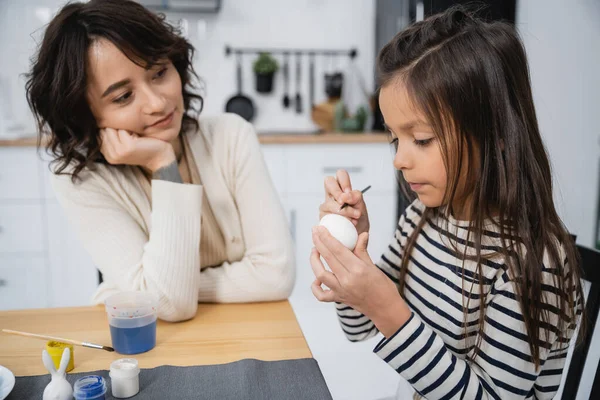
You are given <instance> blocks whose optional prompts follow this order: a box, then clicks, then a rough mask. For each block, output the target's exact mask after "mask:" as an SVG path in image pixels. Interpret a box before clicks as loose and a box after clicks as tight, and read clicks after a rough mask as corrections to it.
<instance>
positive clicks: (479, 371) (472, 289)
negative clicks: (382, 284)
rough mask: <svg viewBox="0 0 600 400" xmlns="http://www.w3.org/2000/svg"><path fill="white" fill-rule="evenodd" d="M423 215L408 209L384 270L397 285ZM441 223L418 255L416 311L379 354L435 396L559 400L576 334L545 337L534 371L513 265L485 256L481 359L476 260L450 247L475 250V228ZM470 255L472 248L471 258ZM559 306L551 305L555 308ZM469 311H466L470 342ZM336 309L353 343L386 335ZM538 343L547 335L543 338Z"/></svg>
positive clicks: (412, 281) (485, 242)
mask: <svg viewBox="0 0 600 400" xmlns="http://www.w3.org/2000/svg"><path fill="white" fill-rule="evenodd" d="M424 209H425V206H424V205H423V204H422V203H421V202H419V201H418V200H416V201H415V202H414V203H413V204H412V205H411V206H410V207H408V209H407V210H406V212H405V213H404V215H402V217H401V218H400V222H399V225H398V228H397V230H396V234H395V237H394V239H393V240H392V242H391V244H390V245H389V247H388V249H387V250H386V252H385V253H384V254H383V255H382V257H381V260H380V261H379V262H378V263H377V264H376V265H377V267H378V268H380V269H381V270H382V271H383V272H384V273H385V274H386V275H387V276H388V277H389V278H390V279H391V280H392V281H394V282H395V283H396V284H397V285H398V277H399V272H400V265H401V260H402V257H403V256H404V251H403V250H404V247H405V246H406V243H407V241H408V237H409V236H410V235H411V233H412V232H413V230H414V229H415V228H416V226H417V224H418V223H419V220H420V219H421V217H422V214H423V211H424ZM436 220H442V218H441V217H440V218H436ZM443 221H444V223H442V221H439V222H435V221H434V220H433V219H430V220H428V221H426V222H425V224H424V225H423V228H422V230H421V232H420V233H419V236H418V238H417V240H416V243H415V246H414V248H413V250H412V252H411V254H410V259H409V262H408V270H407V274H406V275H405V287H404V293H402V295H403V298H404V300H405V301H406V303H407V304H408V306H409V307H410V309H411V311H412V314H411V317H410V319H409V320H408V321H407V322H406V323H405V324H404V326H402V327H401V328H400V329H399V330H398V331H397V332H396V333H395V334H393V335H392V336H390V337H389V338H384V339H383V340H382V341H381V342H380V343H379V344H378V345H377V346H376V347H375V349H374V350H373V351H374V352H375V353H376V354H377V355H378V356H379V357H381V358H382V359H383V360H384V361H385V362H386V363H388V364H389V365H390V366H391V367H392V368H394V369H395V370H396V371H397V372H398V373H399V374H400V375H401V376H402V377H404V378H405V379H406V380H407V381H408V382H409V383H410V384H411V385H412V386H413V388H414V389H415V390H416V391H417V392H418V393H419V394H420V395H421V396H423V397H425V398H427V399H430V400H431V399H463V398H464V399H503V400H504V399H551V398H552V397H553V396H554V394H555V393H556V391H557V390H558V387H559V385H560V381H561V375H562V370H563V367H564V363H565V358H566V355H567V350H568V346H569V341H570V336H572V334H573V330H570V331H569V334H567V335H558V332H557V330H556V329H554V330H553V333H552V334H551V336H550V338H549V339H550V340H549V341H548V342H545V341H543V348H542V349H541V351H540V363H541V366H540V368H538V369H536V367H535V364H534V362H533V359H532V356H531V352H530V349H529V344H528V341H527V331H526V328H525V324H524V322H523V317H522V312H521V307H520V304H519V301H518V299H517V298H516V296H515V288H514V286H513V282H512V280H511V279H510V278H509V273H508V271H507V268H505V267H506V266H505V265H504V264H503V263H502V262H501V260H500V261H499V260H498V259H496V258H492V259H490V260H483V264H484V265H483V274H484V277H483V283H484V285H485V287H484V293H486V295H485V297H484V299H483V301H485V302H486V304H487V309H486V312H485V317H484V318H485V328H484V333H483V334H482V338H481V344H480V351H479V353H478V354H477V356H476V357H474V350H475V344H476V343H477V339H478V338H477V336H478V322H479V321H478V316H479V313H478V309H479V304H480V301H482V299H481V298H480V295H479V293H480V291H479V277H478V274H477V269H476V263H475V262H474V261H468V260H467V261H464V264H463V261H462V259H459V258H457V257H456V256H455V254H456V252H455V251H454V248H453V247H452V246H449V245H448V244H449V243H450V241H452V242H455V243H458V244H459V247H458V249H459V250H461V249H462V250H464V247H460V246H461V245H462V246H469V245H472V243H471V242H467V241H465V239H466V237H467V229H466V228H467V226H468V222H465V221H457V220H454V219H452V218H450V220H443ZM490 225H491V224H490ZM497 237H498V235H494V232H493V231H491V230H486V231H485V232H484V236H483V237H482V254H485V251H486V250H487V251H493V250H494V249H497V247H495V246H498V245H499V240H498V239H497ZM494 244H495V246H494ZM470 250H472V248H471V249H469V248H467V252H469V251H470ZM473 252H474V250H473ZM461 253H462V252H460V253H459V254H461ZM468 254H469V253H468ZM471 254H474V253H471ZM492 260H493V261H492ZM546 262H547V259H546V258H545V259H544V267H543V269H542V271H543V281H544V283H547V285H552V282H553V280H552V273H553V271H555V269H551V268H548V267H547V265H548V264H547V263H546ZM463 265H464V267H463ZM463 268H464V285H463V276H462V275H463V274H462V270H463ZM463 287H464V291H465V294H464V295H463ZM544 287H545V288H546V290H548V286H544ZM552 289H553V287H550V290H552ZM548 293H550V292H548ZM553 296H555V295H553ZM468 298H470V299H468ZM467 300H468V302H467ZM556 304H557V303H554V307H550V309H554V310H556V308H555V306H556ZM463 305H464V306H466V307H467V318H466V322H467V331H466V332H467V334H466V337H465V330H464V326H463V321H464V313H463ZM336 309H337V315H338V318H339V321H340V324H341V327H342V329H343V331H344V332H345V334H346V336H347V338H348V339H349V340H351V341H360V340H364V339H367V338H370V337H373V336H375V335H376V334H377V333H378V330H377V328H376V327H375V325H374V324H373V322H371V321H370V320H369V318H368V317H367V316H365V315H363V314H361V313H359V312H358V311H356V310H354V309H352V308H350V307H348V306H346V305H344V304H340V303H338V304H336ZM551 321H558V315H557V314H555V313H552V312H551ZM553 325H554V326H556V324H553ZM571 328H573V327H571ZM540 339H541V340H542V339H546V337H545V335H541V336H540Z"/></svg>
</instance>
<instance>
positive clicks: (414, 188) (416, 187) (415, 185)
mask: <svg viewBox="0 0 600 400" xmlns="http://www.w3.org/2000/svg"><path fill="white" fill-rule="evenodd" d="M408 184H409V186H410V189H411V190H412V191H413V192H416V191H418V190H419V189H421V188H422V187H423V186H425V184H424V183H412V182H408Z"/></svg>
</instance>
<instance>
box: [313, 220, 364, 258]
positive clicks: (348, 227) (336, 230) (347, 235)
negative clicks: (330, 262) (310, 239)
mask: <svg viewBox="0 0 600 400" xmlns="http://www.w3.org/2000/svg"><path fill="white" fill-rule="evenodd" d="M319 225H321V226H324V227H325V228H327V230H328V231H329V233H331V236H333V237H334V238H336V239H337V240H338V241H340V242H341V243H342V244H343V245H344V246H346V247H347V248H348V249H350V250H354V248H355V247H356V242H357V241H358V233H357V232H356V228H355V227H354V224H353V223H352V222H350V220H349V219H348V218H346V217H342V216H341V215H337V214H327V215H326V216H324V217H323V218H321V221H320V222H319Z"/></svg>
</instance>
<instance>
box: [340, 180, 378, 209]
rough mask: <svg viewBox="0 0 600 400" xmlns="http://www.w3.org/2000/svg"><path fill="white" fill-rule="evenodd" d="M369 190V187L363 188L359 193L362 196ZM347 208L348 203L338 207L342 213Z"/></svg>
mask: <svg viewBox="0 0 600 400" xmlns="http://www.w3.org/2000/svg"><path fill="white" fill-rule="evenodd" d="M369 189H371V185H369V186H367V187H366V188H364V189H363V190H361V191H360V192H361V193H362V194H365V192H366V191H367V190H369ZM346 207H348V203H344V204H343V205H342V206H341V207H340V211H342V210H343V209H344V208H346Z"/></svg>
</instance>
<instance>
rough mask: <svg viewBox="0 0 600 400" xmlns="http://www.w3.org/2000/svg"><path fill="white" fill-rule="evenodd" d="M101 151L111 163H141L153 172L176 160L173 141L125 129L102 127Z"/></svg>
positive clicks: (140, 164)
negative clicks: (145, 135) (169, 141)
mask: <svg viewBox="0 0 600 400" xmlns="http://www.w3.org/2000/svg"><path fill="white" fill-rule="evenodd" d="M100 138H101V140H102V146H101V147H100V151H101V152H102V154H103V155H104V158H106V161H108V162H109V163H110V164H114V165H118V164H126V165H139V166H142V167H144V168H146V169H148V170H150V171H151V172H152V173H154V172H156V171H157V170H159V169H160V168H162V167H166V166H168V165H169V164H171V163H173V162H175V161H176V157H175V151H174V150H173V146H172V145H171V143H168V142H165V141H162V140H159V139H154V138H148V137H142V136H138V135H136V134H134V133H130V132H128V131H125V130H123V129H119V130H117V129H112V128H103V129H100Z"/></svg>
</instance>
